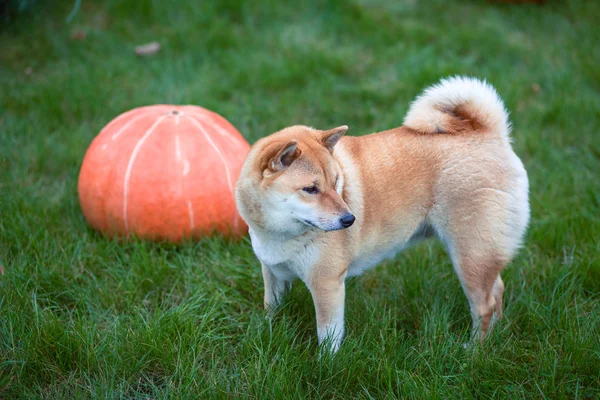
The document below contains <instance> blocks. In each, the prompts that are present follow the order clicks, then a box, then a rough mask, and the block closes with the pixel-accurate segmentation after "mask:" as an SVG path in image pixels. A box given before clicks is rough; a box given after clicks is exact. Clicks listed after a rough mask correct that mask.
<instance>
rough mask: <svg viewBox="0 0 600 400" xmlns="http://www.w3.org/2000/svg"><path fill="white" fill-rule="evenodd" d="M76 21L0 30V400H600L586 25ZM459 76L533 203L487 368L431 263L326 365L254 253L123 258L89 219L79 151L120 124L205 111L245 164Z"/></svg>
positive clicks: (350, 298) (248, 18) (376, 124)
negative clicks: (490, 94) (510, 145)
mask: <svg viewBox="0 0 600 400" xmlns="http://www.w3.org/2000/svg"><path fill="white" fill-rule="evenodd" d="M73 7H74V2H72V1H62V2H56V1H55V2H50V1H39V2H38V3H35V4H34V5H33V6H32V8H31V11H30V13H26V14H22V15H20V16H18V17H17V18H16V19H14V20H12V22H7V21H6V20H2V28H1V31H0V49H1V54H0V60H1V62H0V82H1V88H2V91H1V92H0V183H1V186H0V264H1V265H2V266H3V267H4V271H5V272H4V275H1V276H0V398H7V399H8V398H41V397H44V398H231V397H240V398H272V399H280V398H298V399H301V398H302V399H303V398H320V397H323V398H365V399H381V398H438V399H450V398H457V399H458V398H461V399H463V398H464V399H469V398H476V399H487V398H539V399H544V398H546V399H550V398H558V399H560V398H565V399H584V398H599V397H600V312H598V309H599V307H600V244H599V243H600V129H599V128H600V68H599V67H598V66H599V65H600V46H599V45H598V40H599V36H598V28H597V23H598V18H599V17H600V3H599V2H597V1H574V0H572V1H558V0H555V1H552V0H550V1H548V2H547V3H546V4H545V5H542V6H539V5H531V4H525V5H506V4H501V3H494V2H488V1H483V0H457V1H444V0H435V1H427V2H425V1H416V0H401V1H400V0H399V1H383V0H350V1H335V2H334V1H331V2H327V1H306V2H282V1H275V0H263V1H240V2H237V1H232V0H228V1H214V2H199V1H193V0H180V1H177V2H167V1H150V0H143V1H136V2H133V1H129V2H124V1H117V0H113V1H104V2H102V1H83V4H82V5H81V7H80V8H79V9H75V10H73ZM71 11H74V12H73V13H72V15H71V16H72V18H71V19H69V22H67V17H68V16H69V14H70V13H71ZM83 36H85V37H83ZM154 40H156V41H158V42H160V44H161V46H162V49H161V51H160V52H159V53H158V54H156V55H154V56H152V57H147V58H140V57H136V56H135V54H134V48H135V46H136V45H139V44H143V43H147V42H150V41H154ZM454 74H468V75H472V76H476V77H480V78H486V79H487V80H488V81H489V82H490V83H492V84H493V85H494V86H495V87H496V88H497V90H498V92H499V93H500V95H501V96H502V97H503V99H504V100H505V102H506V105H507V108H508V109H509V111H510V113H511V120H512V123H513V138H514V148H515V151H516V152H517V154H518V155H519V156H520V157H521V158H522V160H523V162H524V164H525V167H526V168H527V170H528V173H529V179H530V185H531V207H532V220H531V224H530V228H529V231H528V234H527V240H526V243H525V246H524V248H523V249H522V251H521V252H520V253H519V256H518V257H517V258H516V259H515V260H514V262H513V263H512V264H510V266H509V267H508V268H507V270H506V271H505V272H504V273H503V278H504V281H505V284H506V293H505V306H504V315H505V318H504V319H503V320H502V321H501V323H500V324H499V325H497V327H496V329H495V330H494V331H493V334H492V335H491V337H489V340H488V341H487V342H486V343H485V344H484V345H483V346H473V347H470V348H466V349H465V348H463V347H462V343H464V342H465V341H466V340H467V338H468V335H469V329H470V316H469V312H468V305H467V301H466V298H465V297H464V295H463V293H462V290H461V288H460V284H459V282H458V279H457V277H456V276H455V274H454V271H453V269H452V265H451V263H450V260H449V258H448V256H447V255H446V254H445V252H444V250H443V248H442V246H441V245H440V244H438V243H436V242H435V241H431V242H427V243H424V244H422V245H419V246H417V247H414V248H411V249H409V250H408V251H406V252H405V253H403V254H402V255H400V256H398V257H397V258H396V259H395V260H394V261H390V262H386V263H384V264H382V265H380V266H379V267H378V268H376V269H374V270H371V271H369V272H368V273H366V274H365V275H363V276H362V277H359V278H353V279H352V280H350V281H349V283H348V291H347V297H346V298H347V309H346V321H347V337H346V340H345V341H344V343H343V345H342V347H341V349H340V352H339V353H338V354H337V356H336V357H333V358H327V357H326V358H323V359H321V360H319V359H318V358H317V357H316V354H317V340H316V327H315V321H314V309H313V305H312V300H311V298H310V295H309V293H308V292H307V290H306V289H305V288H304V287H303V285H302V284H301V283H300V282H297V283H296V284H295V285H294V287H293V290H292V292H291V293H290V294H289V295H288V296H287V297H286V299H285V304H284V305H283V306H282V307H281V309H280V310H279V311H278V312H277V314H276V315H275V317H274V318H273V319H272V320H268V319H265V314H264V312H263V310H262V292H263V286H262V285H263V284H262V275H261V272H260V265H259V263H258V261H257V260H256V258H255V257H254V255H253V253H252V248H251V245H250V242H249V240H248V239H247V238H245V239H244V240H242V241H239V242H236V241H230V240H226V239H221V238H209V239H203V240H200V241H198V242H187V243H184V244H182V245H179V246H175V245H168V244H154V243H147V242H142V241H131V242H126V243H118V242H116V241H114V240H109V239H106V238H104V237H102V236H101V235H99V234H97V233H96V232H95V231H93V230H92V229H91V228H89V226H88V225H87V224H86V221H85V219H84V217H83V215H82V213H81V210H80V207H79V202H78V197H77V176H78V172H79V167H80V165H81V161H82V159H83V155H84V153H85V151H86V149H87V146H88V145H89V144H90V142H91V141H92V139H93V138H94V136H95V135H96V134H97V133H98V132H99V130H100V129H101V128H102V127H103V126H104V125H105V124H106V123H108V121H110V120H111V119H112V118H114V117H115V116H116V115H118V114H120V113H122V112H124V111H126V110H129V109H131V108H134V107H137V106H142V105H148V104H154V103H172V104H196V105H201V106H204V107H206V108H209V109H211V110H214V111H216V112H218V113H220V114H221V115H223V116H225V117H226V118H227V119H228V120H229V121H230V122H231V123H233V124H234V125H235V126H236V127H237V128H238V129H239V130H240V132H241V133H242V134H243V135H244V136H245V137H246V138H247V140H248V141H249V142H250V143H253V142H254V141H256V140H257V139H258V138H260V137H262V136H264V135H267V134H270V133H272V132H274V131H276V130H278V129H280V128H282V127H284V126H286V125H291V124H298V123H301V124H307V125H312V126H315V127H317V128H321V129H325V128H331V127H334V126H338V125H342V124H347V125H349V126H350V131H349V134H352V135H360V134H365V133H370V132H374V131H378V130H383V129H388V128H391V127H394V126H398V125H400V124H401V123H402V120H403V117H404V114H405V113H406V111H407V108H408V106H409V103H410V101H411V100H412V99H413V98H414V97H415V96H416V95H417V94H418V93H419V92H420V91H421V90H422V89H423V88H424V87H425V86H427V85H430V84H432V83H434V82H436V81H437V80H439V79H440V78H441V77H444V76H448V75H454Z"/></svg>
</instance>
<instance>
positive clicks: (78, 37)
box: [71, 31, 87, 40]
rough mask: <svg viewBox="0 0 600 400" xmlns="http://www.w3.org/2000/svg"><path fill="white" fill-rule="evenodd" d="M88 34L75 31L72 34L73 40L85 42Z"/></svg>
mask: <svg viewBox="0 0 600 400" xmlns="http://www.w3.org/2000/svg"><path fill="white" fill-rule="evenodd" d="M86 35H87V33H85V31H74V32H73V33H71V39H73V40H84V39H85V37H86Z"/></svg>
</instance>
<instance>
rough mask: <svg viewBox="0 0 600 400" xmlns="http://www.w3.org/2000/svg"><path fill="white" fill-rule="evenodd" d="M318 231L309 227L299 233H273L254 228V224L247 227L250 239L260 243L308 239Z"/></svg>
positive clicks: (261, 228)
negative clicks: (257, 240)
mask: <svg viewBox="0 0 600 400" xmlns="http://www.w3.org/2000/svg"><path fill="white" fill-rule="evenodd" d="M318 232H319V230H318V229H317V228H313V227H310V226H306V228H305V229H303V230H300V231H287V232H286V231H273V230H270V229H268V228H263V227H260V226H256V225H254V224H250V225H249V233H250V237H251V238H256V239H259V240H261V241H270V242H286V241H289V240H298V239H301V238H310V237H313V236H316V235H317V234H318Z"/></svg>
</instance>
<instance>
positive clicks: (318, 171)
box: [257, 126, 354, 233]
mask: <svg viewBox="0 0 600 400" xmlns="http://www.w3.org/2000/svg"><path fill="white" fill-rule="evenodd" d="M347 129H348V128H347V127H346V126H341V127H339V128H335V129H331V130H328V131H318V130H314V129H310V128H307V127H291V128H287V130H292V131H291V132H289V133H291V135H286V137H291V138H294V137H295V139H290V140H287V139H286V140H283V141H275V142H273V143H272V145H271V146H268V147H267V148H266V149H265V152H264V156H263V161H262V163H261V164H262V165H261V169H262V181H261V182H260V184H259V188H258V193H257V194H258V196H259V199H257V200H258V201H259V202H260V203H261V204H262V207H261V209H262V218H263V220H264V223H265V224H266V225H268V228H269V229H270V230H274V229H276V230H277V231H280V232H290V233H301V232H303V231H305V230H307V229H310V228H318V229H321V230H324V231H333V230H339V229H344V228H348V227H349V226H351V225H352V224H353V223H354V216H353V215H352V213H351V211H350V209H349V208H348V205H347V204H346V203H345V202H344V200H343V199H342V197H341V194H342V190H343V187H344V177H343V174H342V171H341V168H340V166H339V164H338V163H337V161H336V160H335V159H334V158H333V156H332V151H333V147H334V146H335V144H336V143H337V142H338V140H339V139H340V138H341V137H342V135H343V134H344V133H345V132H346V130H347Z"/></svg>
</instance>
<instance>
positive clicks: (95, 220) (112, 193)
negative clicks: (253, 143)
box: [78, 105, 250, 242]
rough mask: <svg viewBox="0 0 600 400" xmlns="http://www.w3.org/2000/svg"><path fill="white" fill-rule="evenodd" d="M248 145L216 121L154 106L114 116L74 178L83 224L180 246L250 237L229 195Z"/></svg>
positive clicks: (199, 112) (193, 111) (202, 113)
mask: <svg viewBox="0 0 600 400" xmlns="http://www.w3.org/2000/svg"><path fill="white" fill-rule="evenodd" d="M249 150H250V145H249V144H248V142H247V141H246V140H245V139H244V138H243V137H242V135H241V134H240V133H239V132H238V131H237V130H236V129H235V128H234V127H233V126H232V125H231V124H230V123H229V122H228V121H227V120H226V119H225V118H223V117H221V116H220V115H218V114H216V113H214V112H211V111H209V110H206V109H204V108H201V107H197V106H173V105H153V106H147V107H139V108H135V109H133V110H131V111H129V112H126V113H124V114H121V115H119V116H118V117H117V118H115V119H114V120H113V121H111V122H110V123H109V124H108V125H106V126H105V127H104V128H103V129H102V131H101V132H100V133H99V134H98V136H96V138H95V139H94V140H93V142H92V144H91V145H90V147H89V149H88V150H87V152H86V154H85V158H84V160H83V164H82V166H81V171H80V173H79V183H78V191H79V200H80V203H81V208H82V210H83V213H84V215H85V217H86V219H87V220H88V222H89V223H90V224H91V225H92V226H93V227H94V228H96V229H98V230H100V231H102V232H104V233H106V234H108V235H109V236H113V235H125V236H126V235H129V234H135V235H136V236H138V237H142V238H146V239H157V240H169V241H173V242H178V241H180V240H181V239H184V238H189V237H198V236H200V235H206V234H209V233H211V232H213V231H218V232H221V233H224V234H230V233H231V234H233V235H234V236H239V235H242V234H244V233H245V232H246V231H247V226H246V225H245V224H244V222H243V220H242V219H241V218H240V216H239V214H238V212H237V209H236V206H235V200H234V195H233V190H234V186H235V182H236V180H237V178H238V176H239V174H240V170H241V168H242V164H243V162H244V159H245V157H246V155H247V154H248V151H249Z"/></svg>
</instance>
